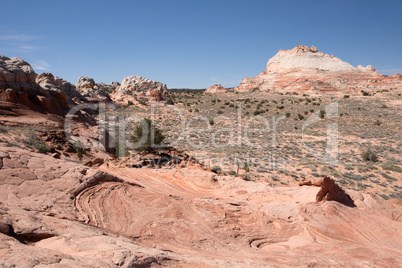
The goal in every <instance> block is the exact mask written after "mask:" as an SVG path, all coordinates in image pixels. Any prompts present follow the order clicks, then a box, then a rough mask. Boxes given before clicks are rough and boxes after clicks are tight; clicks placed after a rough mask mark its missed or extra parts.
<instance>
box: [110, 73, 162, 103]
mask: <svg viewBox="0 0 402 268" xmlns="http://www.w3.org/2000/svg"><path fill="white" fill-rule="evenodd" d="M127 95H133V96H137V97H146V98H149V99H151V100H155V101H161V100H165V99H167V98H168V97H169V93H168V91H167V86H166V84H162V83H161V82H157V81H153V80H150V79H147V78H144V77H142V76H127V77H126V78H124V79H123V81H122V82H121V86H119V87H117V89H116V96H117V97H118V98H120V99H122V98H123V99H124V96H127Z"/></svg>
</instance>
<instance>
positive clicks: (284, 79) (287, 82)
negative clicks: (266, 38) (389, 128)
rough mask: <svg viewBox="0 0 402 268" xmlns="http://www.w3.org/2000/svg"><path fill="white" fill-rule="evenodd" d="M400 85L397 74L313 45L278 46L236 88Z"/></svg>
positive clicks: (343, 88) (325, 88)
mask: <svg viewBox="0 0 402 268" xmlns="http://www.w3.org/2000/svg"><path fill="white" fill-rule="evenodd" d="M401 86H402V80H401V79H400V78H399V76H395V77H390V78H389V77H387V78H385V77H384V76H383V75H382V74H380V73H378V72H377V71H376V70H375V69H374V67H373V66H371V65H369V66H367V67H362V66H360V65H359V66H358V67H354V66H352V65H350V64H349V63H347V62H343V61H342V60H340V59H339V58H336V57H334V56H330V55H327V54H324V53H323V52H319V51H318V50H317V48H316V47H315V46H312V47H311V48H310V47H307V46H296V47H295V48H293V49H291V50H279V52H278V53H277V54H276V55H275V56H274V57H272V58H271V59H270V60H269V61H268V64H267V69H266V70H265V71H264V72H262V73H261V74H259V75H257V76H256V77H253V78H244V79H243V81H242V83H241V84H240V86H238V87H237V88H236V90H237V91H246V92H247V91H252V90H264V91H265V90H272V91H281V92H283V91H302V92H304V91H342V92H358V91H361V90H374V89H389V88H391V87H401Z"/></svg>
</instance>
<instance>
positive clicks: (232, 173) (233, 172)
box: [228, 170, 237, 176]
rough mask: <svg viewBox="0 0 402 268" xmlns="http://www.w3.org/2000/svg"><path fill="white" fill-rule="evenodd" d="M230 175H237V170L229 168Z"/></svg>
mask: <svg viewBox="0 0 402 268" xmlns="http://www.w3.org/2000/svg"><path fill="white" fill-rule="evenodd" d="M228 175H231V176H236V175H237V173H236V171H234V170H229V172H228Z"/></svg>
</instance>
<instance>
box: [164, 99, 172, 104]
mask: <svg viewBox="0 0 402 268" xmlns="http://www.w3.org/2000/svg"><path fill="white" fill-rule="evenodd" d="M165 103H166V104H167V105H173V104H174V102H173V100H172V98H169V99H167V100H166V102H165Z"/></svg>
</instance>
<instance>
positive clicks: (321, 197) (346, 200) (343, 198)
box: [316, 177, 354, 206]
mask: <svg viewBox="0 0 402 268" xmlns="http://www.w3.org/2000/svg"><path fill="white" fill-rule="evenodd" d="M316 201H317V202H320V201H337V202H339V203H342V204H344V205H348V206H353V205H354V202H353V200H352V199H351V198H350V196H349V195H348V194H346V193H345V191H344V190H343V189H342V188H341V187H339V186H338V185H337V184H336V183H335V181H334V180H333V179H331V178H329V177H325V178H324V179H323V180H322V184H321V189H320V191H319V192H318V193H317V196H316Z"/></svg>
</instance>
